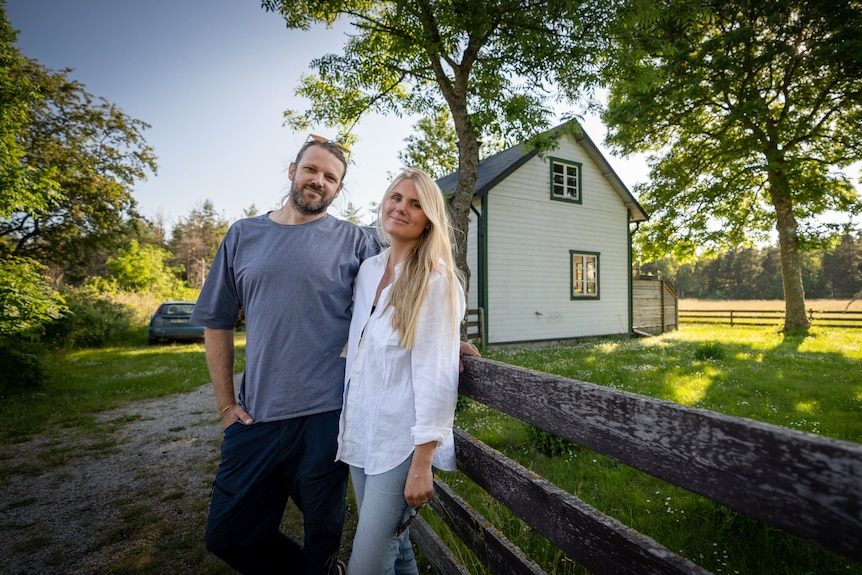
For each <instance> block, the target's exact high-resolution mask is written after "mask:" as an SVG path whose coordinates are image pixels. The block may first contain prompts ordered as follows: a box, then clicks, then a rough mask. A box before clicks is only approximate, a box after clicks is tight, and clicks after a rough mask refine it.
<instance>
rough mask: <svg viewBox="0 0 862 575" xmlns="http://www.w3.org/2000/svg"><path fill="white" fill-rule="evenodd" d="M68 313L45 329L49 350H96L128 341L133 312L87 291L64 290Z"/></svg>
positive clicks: (80, 289)
mask: <svg viewBox="0 0 862 575" xmlns="http://www.w3.org/2000/svg"><path fill="white" fill-rule="evenodd" d="M65 297H66V301H67V303H68V306H69V311H68V313H66V314H65V315H64V316H63V317H62V318H59V319H57V320H55V321H53V322H51V323H50V324H48V325H47V326H46V328H45V341H46V343H48V344H49V345H51V346H52V347H56V348H68V349H82V348H99V347H104V346H105V345H108V344H116V343H117V342H119V341H123V340H126V339H128V336H129V334H130V332H132V329H133V325H134V316H135V312H134V310H133V309H131V308H130V307H129V306H125V305H122V304H118V303H116V302H114V301H111V300H110V299H108V298H107V297H105V296H103V295H100V294H98V293H97V292H96V291H95V290H93V289H91V288H68V289H66V290H65Z"/></svg>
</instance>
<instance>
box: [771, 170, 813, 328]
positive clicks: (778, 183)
mask: <svg viewBox="0 0 862 575" xmlns="http://www.w3.org/2000/svg"><path fill="white" fill-rule="evenodd" d="M769 182H770V186H769V189H770V191H769V193H770V196H771V198H772V205H773V206H774V207H775V229H776V230H777V231H778V248H779V250H780V253H781V279H782V283H783V286H784V331H807V330H808V328H809V327H810V323H809V321H808V315H806V313H805V288H804V287H803V285H802V266H801V265H800V263H799V248H798V243H797V239H798V238H797V235H796V230H797V223H796V216H794V215H793V202H792V201H791V199H790V194H789V193H788V185H789V184H788V183H787V180H786V179H785V178H784V177H783V174H781V173H777V172H772V173H770V175H769Z"/></svg>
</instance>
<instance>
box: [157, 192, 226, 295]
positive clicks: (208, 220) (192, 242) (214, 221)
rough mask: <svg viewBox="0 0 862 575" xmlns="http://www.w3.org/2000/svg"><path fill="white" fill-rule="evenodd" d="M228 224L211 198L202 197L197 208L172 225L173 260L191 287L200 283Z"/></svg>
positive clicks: (200, 285)
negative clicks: (184, 274) (202, 199)
mask: <svg viewBox="0 0 862 575" xmlns="http://www.w3.org/2000/svg"><path fill="white" fill-rule="evenodd" d="M229 225H230V224H229V223H228V221H227V220H225V219H224V218H223V217H221V216H220V215H219V214H218V212H216V210H215V207H213V203H212V201H211V200H205V201H204V203H203V204H202V205H201V207H200V208H193V209H192V211H191V212H190V213H189V215H188V216H187V217H185V218H182V219H180V221H179V223H178V224H177V225H175V226H174V230H173V233H172V234H171V241H170V242H169V245H170V248H171V251H173V253H174V258H175V260H174V261H175V262H176V263H179V264H181V265H183V266H184V268H185V270H186V279H187V280H188V282H189V285H191V286H192V287H196V288H201V287H203V284H204V279H206V276H207V264H209V262H211V261H212V259H213V258H214V257H215V254H216V250H217V249H218V246H219V243H221V240H222V238H223V237H224V235H225V234H226V233H227V230H228V227H229Z"/></svg>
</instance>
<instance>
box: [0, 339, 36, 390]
mask: <svg viewBox="0 0 862 575" xmlns="http://www.w3.org/2000/svg"><path fill="white" fill-rule="evenodd" d="M44 358H45V346H44V345H42V344H41V343H39V342H36V341H30V340H27V339H21V338H20V337H18V338H14V339H13V338H2V339H0V394H3V395H6V394H7V393H11V392H13V391H22V390H28V389H35V388H37V387H39V386H40V385H42V384H43V383H44V382H45V380H46V379H47V374H46V371H45V359H44Z"/></svg>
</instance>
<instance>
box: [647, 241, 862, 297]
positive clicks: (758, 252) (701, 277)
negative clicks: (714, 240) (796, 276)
mask: <svg viewBox="0 0 862 575" xmlns="http://www.w3.org/2000/svg"><path fill="white" fill-rule="evenodd" d="M800 267H801V269H802V283H803V286H804V288H805V295H806V297H808V298H818V299H850V298H853V297H854V296H856V295H857V294H859V293H860V292H862V242H860V240H859V234H858V233H846V234H844V235H842V236H840V237H838V238H835V239H834V240H833V241H830V242H828V244H827V247H825V248H819V249H816V250H813V251H810V252H806V253H804V254H802V257H801V259H800ZM639 273H640V274H642V275H650V276H653V277H655V276H658V277H661V279H664V280H667V281H668V282H669V283H670V284H671V285H672V286H673V288H674V289H675V290H676V292H677V294H679V295H680V297H685V298H699V299H731V300H750V299H779V300H780V299H782V298H783V297H784V293H783V288H782V277H781V262H780V254H779V248H778V247H776V246H768V247H764V248H737V249H731V250H728V251H725V252H722V253H719V254H717V255H715V256H712V257H698V258H694V259H692V260H689V261H687V262H686V263H681V262H679V261H678V260H676V259H675V258H674V257H672V256H668V257H665V258H662V259H661V260H657V261H653V262H649V263H645V264H643V265H641V266H640V267H639Z"/></svg>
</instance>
